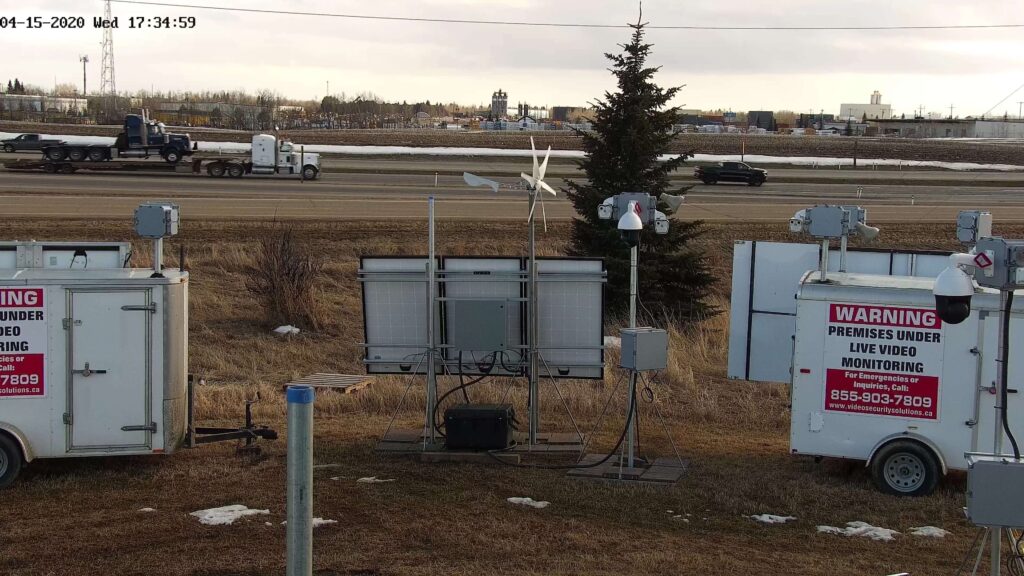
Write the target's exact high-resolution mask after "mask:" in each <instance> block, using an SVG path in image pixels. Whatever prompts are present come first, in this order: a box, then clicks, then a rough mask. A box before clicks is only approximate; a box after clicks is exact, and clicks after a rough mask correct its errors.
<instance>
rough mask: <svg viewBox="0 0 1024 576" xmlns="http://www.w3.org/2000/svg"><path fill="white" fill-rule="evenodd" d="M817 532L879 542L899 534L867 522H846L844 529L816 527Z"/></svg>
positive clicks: (890, 539) (891, 538)
mask: <svg viewBox="0 0 1024 576" xmlns="http://www.w3.org/2000/svg"><path fill="white" fill-rule="evenodd" d="M818 532H821V533H822V534H839V535H842V536H862V537H864V538H871V539H872V540H881V541H886V542H890V541H892V540H894V539H895V538H896V535H897V534H899V532H897V531H896V530H890V529H888V528H879V527H878V526H872V525H871V524H868V523H867V522H861V521H855V522H847V523H846V528H837V527H835V526H818Z"/></svg>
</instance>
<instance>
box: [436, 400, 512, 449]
mask: <svg viewBox="0 0 1024 576" xmlns="http://www.w3.org/2000/svg"><path fill="white" fill-rule="evenodd" d="M515 420H516V411H515V409H514V408H512V406H511V405H509V404H462V405H459V406H452V407H451V408H448V409H447V410H445V411H444V430H445V447H447V448H448V449H449V450H502V449H504V448H508V447H509V446H512V443H513V441H514V439H513V437H512V434H513V432H514V430H515Z"/></svg>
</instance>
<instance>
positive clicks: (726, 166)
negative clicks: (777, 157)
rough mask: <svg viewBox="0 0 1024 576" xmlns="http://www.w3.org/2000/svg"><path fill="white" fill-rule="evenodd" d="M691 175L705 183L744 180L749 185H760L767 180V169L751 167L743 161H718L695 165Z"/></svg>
mask: <svg viewBox="0 0 1024 576" xmlns="http://www.w3.org/2000/svg"><path fill="white" fill-rule="evenodd" d="M693 175H694V176H695V177H696V178H697V179H698V180H701V181H702V182H704V183H705V184H716V183H718V182H744V183H746V184H748V185H750V186H760V185H761V184H764V183H765V181H766V180H768V172H767V171H765V170H762V169H760V168H751V167H750V166H747V165H746V164H744V163H743V162H719V163H717V164H714V165H711V166H697V169H696V170H694V171H693Z"/></svg>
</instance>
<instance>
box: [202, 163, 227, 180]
mask: <svg viewBox="0 0 1024 576" xmlns="http://www.w3.org/2000/svg"><path fill="white" fill-rule="evenodd" d="M206 173H207V174H209V175H210V176H213V177H214V178H220V177H221V176H223V175H224V163H223V162H214V163H213V164H210V165H209V166H207V167H206Z"/></svg>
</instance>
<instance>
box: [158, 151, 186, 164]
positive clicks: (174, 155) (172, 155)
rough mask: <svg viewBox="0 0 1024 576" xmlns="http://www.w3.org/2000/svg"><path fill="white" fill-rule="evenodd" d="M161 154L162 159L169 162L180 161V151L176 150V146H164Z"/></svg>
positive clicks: (175, 162)
mask: <svg viewBox="0 0 1024 576" xmlns="http://www.w3.org/2000/svg"><path fill="white" fill-rule="evenodd" d="M161 156H163V157H164V160H166V161H168V162H170V163H171V164H177V163H178V162H180V161H181V151H180V150H178V149H177V148H164V151H163V153H162V154H161Z"/></svg>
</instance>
